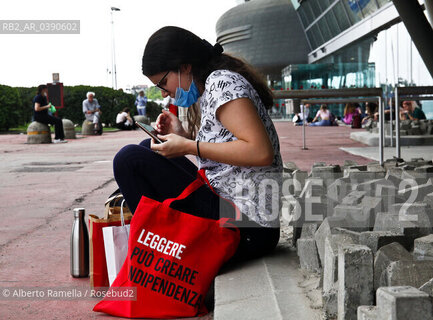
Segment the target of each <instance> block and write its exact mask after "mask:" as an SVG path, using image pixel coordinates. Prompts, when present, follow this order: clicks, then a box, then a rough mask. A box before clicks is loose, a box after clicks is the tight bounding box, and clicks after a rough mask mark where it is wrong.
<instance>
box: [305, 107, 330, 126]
mask: <svg viewBox="0 0 433 320" xmlns="http://www.w3.org/2000/svg"><path fill="white" fill-rule="evenodd" d="M319 118H320V121H318V120H319ZM310 126H313V127H315V126H332V121H331V111H329V109H328V106H327V105H326V104H322V105H321V106H320V109H319V111H317V113H316V116H315V117H314V119H313V121H312V123H310Z"/></svg>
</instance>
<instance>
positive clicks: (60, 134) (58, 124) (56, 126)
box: [35, 114, 65, 140]
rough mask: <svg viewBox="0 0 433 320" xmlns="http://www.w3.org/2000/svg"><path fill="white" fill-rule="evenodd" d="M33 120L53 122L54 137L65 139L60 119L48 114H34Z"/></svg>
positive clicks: (46, 122)
mask: <svg viewBox="0 0 433 320" xmlns="http://www.w3.org/2000/svg"><path fill="white" fill-rule="evenodd" d="M35 121H37V122H40V123H44V124H53V125H54V132H55V135H54V139H60V140H63V139H65V133H64V132H63V122H62V119H60V118H57V117H53V116H50V115H49V114H44V115H41V114H35Z"/></svg>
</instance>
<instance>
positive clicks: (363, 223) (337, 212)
mask: <svg viewBox="0 0 433 320" xmlns="http://www.w3.org/2000/svg"><path fill="white" fill-rule="evenodd" d="M333 217H338V218H341V219H342V223H341V227H343V228H346V229H350V230H354V231H369V230H370V227H371V226H373V221H374V219H375V217H374V216H372V215H371V212H370V211H368V210H364V208H362V207H361V206H351V205H345V204H341V205H337V206H335V208H334V215H333Z"/></svg>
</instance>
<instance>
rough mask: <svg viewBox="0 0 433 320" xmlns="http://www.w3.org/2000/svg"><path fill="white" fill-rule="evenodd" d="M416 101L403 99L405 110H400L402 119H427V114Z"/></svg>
mask: <svg viewBox="0 0 433 320" xmlns="http://www.w3.org/2000/svg"><path fill="white" fill-rule="evenodd" d="M414 104H415V101H403V110H401V111H400V120H425V119H426V116H425V113H424V111H422V110H421V109H420V108H419V107H418V106H414Z"/></svg>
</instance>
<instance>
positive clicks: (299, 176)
mask: <svg viewBox="0 0 433 320" xmlns="http://www.w3.org/2000/svg"><path fill="white" fill-rule="evenodd" d="M292 177H293V180H294V183H293V184H292V186H293V192H292V194H294V195H296V196H299V195H300V194H301V192H302V190H303V189H304V186H305V179H307V177H308V172H307V171H302V170H295V171H293V173H292Z"/></svg>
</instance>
